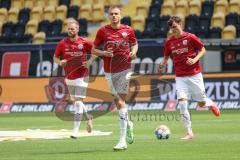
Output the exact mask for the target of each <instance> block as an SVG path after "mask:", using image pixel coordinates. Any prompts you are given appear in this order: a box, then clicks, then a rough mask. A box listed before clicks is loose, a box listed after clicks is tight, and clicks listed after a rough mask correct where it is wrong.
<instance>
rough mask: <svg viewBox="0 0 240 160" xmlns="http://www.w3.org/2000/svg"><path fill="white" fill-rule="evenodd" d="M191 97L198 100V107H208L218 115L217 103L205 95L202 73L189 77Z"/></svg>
mask: <svg viewBox="0 0 240 160" xmlns="http://www.w3.org/2000/svg"><path fill="white" fill-rule="evenodd" d="M189 81H190V83H191V85H190V86H191V87H190V88H191V92H192V96H193V99H194V100H196V101H197V102H198V105H199V106H200V107H208V108H209V109H210V110H211V111H212V113H213V114H214V115H215V116H220V110H219V108H218V107H217V105H216V104H215V103H214V102H213V101H212V100H211V99H210V98H208V97H207V96H206V93H205V87H204V82H203V77H202V74H201V73H199V74H196V75H194V76H192V77H191V78H190V79H189Z"/></svg>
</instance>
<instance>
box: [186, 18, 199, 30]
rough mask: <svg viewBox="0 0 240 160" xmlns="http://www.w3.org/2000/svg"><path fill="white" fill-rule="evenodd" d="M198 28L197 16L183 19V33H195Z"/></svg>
mask: <svg viewBox="0 0 240 160" xmlns="http://www.w3.org/2000/svg"><path fill="white" fill-rule="evenodd" d="M197 27H198V16H196V15H189V16H187V17H186V18H185V29H184V30H185V31H186V32H190V33H195V32H196V30H197Z"/></svg>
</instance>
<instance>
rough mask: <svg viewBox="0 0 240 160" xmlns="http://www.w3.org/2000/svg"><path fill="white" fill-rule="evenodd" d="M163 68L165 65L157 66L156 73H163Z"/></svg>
mask: <svg viewBox="0 0 240 160" xmlns="http://www.w3.org/2000/svg"><path fill="white" fill-rule="evenodd" d="M164 68H165V65H163V64H159V67H158V72H159V73H162V72H163V71H164Z"/></svg>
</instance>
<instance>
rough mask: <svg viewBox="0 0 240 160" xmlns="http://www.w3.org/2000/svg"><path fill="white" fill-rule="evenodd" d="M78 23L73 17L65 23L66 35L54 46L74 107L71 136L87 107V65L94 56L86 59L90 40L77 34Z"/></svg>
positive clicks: (76, 131) (88, 121) (89, 124)
mask: <svg viewBox="0 0 240 160" xmlns="http://www.w3.org/2000/svg"><path fill="white" fill-rule="evenodd" d="M78 32H79V24H78V22H77V21H76V20H75V19H69V21H68V23H67V33H68V36H67V37H66V38H64V39H62V40H61V41H60V42H59V43H58V44H57V47H56V50H55V53H54V62H55V63H57V64H58V65H59V66H61V67H63V68H64V71H65V74H66V75H65V82H66V84H67V86H68V91H69V94H70V97H71V100H72V101H73V105H74V107H75V113H74V127H73V132H72V135H71V138H77V136H78V133H79V127H80V122H81V117H82V116H83V114H84V113H85V114H86V115H88V114H87V109H86V107H85V105H84V103H83V99H84V98H85V97H86V90H87V86H88V66H89V64H90V63H91V62H90V61H92V60H93V59H94V58H93V57H91V58H90V59H89V60H88V61H87V53H90V52H91V49H92V42H91V41H89V40H87V39H85V38H82V37H80V36H78ZM87 131H88V132H91V131H92V120H91V118H90V117H87Z"/></svg>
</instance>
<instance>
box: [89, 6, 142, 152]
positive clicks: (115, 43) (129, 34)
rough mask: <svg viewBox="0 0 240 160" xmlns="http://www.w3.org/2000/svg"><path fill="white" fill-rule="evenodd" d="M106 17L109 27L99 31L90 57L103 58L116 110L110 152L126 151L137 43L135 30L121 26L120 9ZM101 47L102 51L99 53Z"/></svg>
mask: <svg viewBox="0 0 240 160" xmlns="http://www.w3.org/2000/svg"><path fill="white" fill-rule="evenodd" d="M108 13H109V20H110V24H108V25H105V26H103V27H101V28H100V29H99V30H98V32H97V35H96V38H95V40H94V43H93V44H94V45H93V49H92V53H93V54H95V55H97V56H103V62H104V72H105V77H106V80H107V82H108V85H109V88H110V90H111V93H112V95H113V96H114V103H115V104H116V106H117V109H118V110H119V120H120V138H119V142H118V144H117V145H116V146H114V147H113V149H114V150H123V149H126V148H127V143H126V140H127V142H128V143H129V144H131V143H133V138H134V136H133V123H132V122H131V121H130V120H129V119H128V110H127V105H126V103H125V99H126V96H127V94H128V92H129V81H130V76H129V75H130V74H131V60H132V59H135V58H136V54H137V50H138V43H137V40H136V37H135V33H134V30H133V29H132V28H131V27H129V26H127V25H122V24H121V23H120V20H121V10H120V8H119V7H117V6H111V7H110V8H109V10H108ZM102 44H103V50H100V49H99V47H100V45H102Z"/></svg>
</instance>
